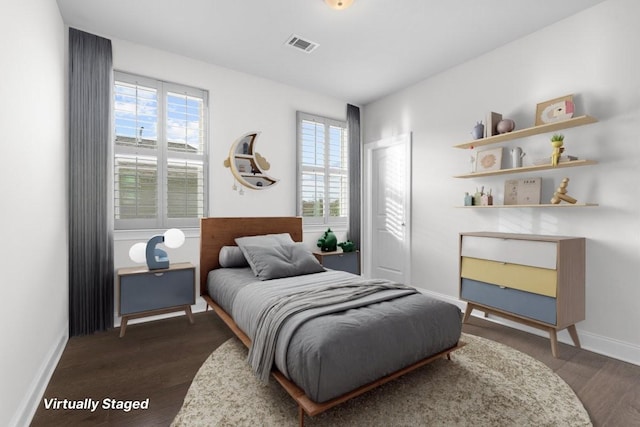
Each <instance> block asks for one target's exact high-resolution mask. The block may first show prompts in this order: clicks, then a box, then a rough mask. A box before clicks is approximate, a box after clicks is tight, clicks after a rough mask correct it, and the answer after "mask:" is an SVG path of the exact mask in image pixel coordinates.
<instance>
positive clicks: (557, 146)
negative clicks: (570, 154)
mask: <svg viewBox="0 0 640 427" xmlns="http://www.w3.org/2000/svg"><path fill="white" fill-rule="evenodd" d="M563 143H564V135H562V134H558V133H557V134H555V135H553V136H552V137H551V145H552V146H553V153H551V165H552V166H558V163H559V162H560V156H561V155H562V152H563V151H564V147H563V146H562V144H563Z"/></svg>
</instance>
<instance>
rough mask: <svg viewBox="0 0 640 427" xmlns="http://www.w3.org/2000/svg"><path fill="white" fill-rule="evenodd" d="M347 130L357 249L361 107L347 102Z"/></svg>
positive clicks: (352, 222)
mask: <svg viewBox="0 0 640 427" xmlns="http://www.w3.org/2000/svg"><path fill="white" fill-rule="evenodd" d="M347 130H348V132H349V190H350V191H349V235H348V238H349V240H351V241H352V242H353V243H355V246H356V248H357V249H361V248H360V233H361V226H360V223H361V218H360V217H361V215H362V202H361V190H360V189H361V188H362V185H361V169H362V168H361V143H360V108H358V107H356V106H355V105H351V104H347Z"/></svg>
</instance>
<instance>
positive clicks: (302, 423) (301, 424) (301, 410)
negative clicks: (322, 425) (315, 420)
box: [298, 406, 304, 427]
mask: <svg viewBox="0 0 640 427" xmlns="http://www.w3.org/2000/svg"><path fill="white" fill-rule="evenodd" d="M298 413H299V414H300V415H299V418H300V427H304V409H302V406H298Z"/></svg>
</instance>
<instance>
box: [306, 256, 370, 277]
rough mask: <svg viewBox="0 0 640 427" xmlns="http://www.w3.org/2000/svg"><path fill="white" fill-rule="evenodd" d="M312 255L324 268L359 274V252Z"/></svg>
mask: <svg viewBox="0 0 640 427" xmlns="http://www.w3.org/2000/svg"><path fill="white" fill-rule="evenodd" d="M314 255H315V256H316V258H317V259H318V261H320V264H322V266H323V267H325V268H330V269H332V270H341V271H346V272H348V273H353V274H360V260H359V252H358V251H355V252H341V251H336V252H314Z"/></svg>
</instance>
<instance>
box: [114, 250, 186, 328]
mask: <svg viewBox="0 0 640 427" xmlns="http://www.w3.org/2000/svg"><path fill="white" fill-rule="evenodd" d="M117 277H118V295H119V298H118V302H119V304H118V315H120V316H121V317H122V321H121V324H120V337H123V336H124V333H125V331H126V329H127V323H128V321H129V320H130V319H137V318H139V317H146V316H153V315H156V314H163V313H171V312H174V311H182V310H184V312H185V314H186V315H187V318H188V319H189V323H192V324H193V314H192V313H191V305H192V304H195V302H196V295H195V277H196V268H195V267H194V266H193V265H192V264H191V263H188V262H185V263H177V264H171V265H170V266H169V268H165V269H160V270H149V269H147V268H146V267H132V268H121V269H119V270H118V272H117Z"/></svg>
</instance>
